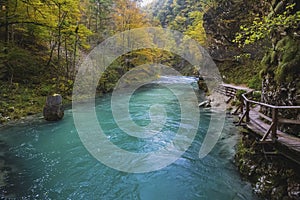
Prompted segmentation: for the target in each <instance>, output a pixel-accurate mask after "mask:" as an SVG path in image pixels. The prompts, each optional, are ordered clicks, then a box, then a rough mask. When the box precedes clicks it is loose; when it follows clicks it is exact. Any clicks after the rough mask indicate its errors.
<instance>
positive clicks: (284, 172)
mask: <svg viewBox="0 0 300 200" xmlns="http://www.w3.org/2000/svg"><path fill="white" fill-rule="evenodd" d="M241 135H242V137H241V139H240V141H239V142H238V145H237V151H236V156H235V163H236V166H237V167H238V169H239V171H240V173H241V175H242V177H243V178H245V179H246V180H248V181H250V182H251V184H252V187H253V190H254V192H255V193H256V194H257V195H258V196H260V197H262V198H263V199H280V200H281V199H286V200H288V199H294V200H299V199H300V171H299V165H297V164H296V163H293V162H292V161H290V160H288V159H286V158H285V157H284V156H281V155H280V154H277V153H276V150H275V149H273V148H271V147H270V146H268V145H267V144H261V143H258V142H257V140H256V138H255V136H254V135H253V134H252V133H251V132H250V131H249V130H246V129H242V130H241ZM268 152H269V153H268ZM268 154H269V155H268ZM297 169H298V170H297Z"/></svg>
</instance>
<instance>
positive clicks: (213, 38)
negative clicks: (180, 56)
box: [203, 0, 264, 62]
mask: <svg viewBox="0 0 300 200" xmlns="http://www.w3.org/2000/svg"><path fill="white" fill-rule="evenodd" d="M260 4H261V1H259V0H254V1H247V0H226V1H225V0H221V1H217V5H216V6H215V7H211V8H210V9H209V10H208V11H207V12H206V13H205V14H204V16H203V21H204V23H203V26H204V29H205V32H206V34H207V38H208V43H209V44H210V45H209V52H210V54H211V56H212V57H213V58H214V59H215V60H216V61H221V62H222V61H230V60H233V57H234V56H236V55H239V54H241V53H246V52H247V53H250V54H251V55H252V56H253V57H254V56H257V55H259V53H260V52H259V51H257V49H255V48H254V47H250V48H247V49H239V48H237V45H236V44H235V43H233V40H234V38H235V34H236V33H237V32H238V31H239V29H240V25H241V24H242V23H244V22H247V21H251V19H252V18H253V17H254V15H255V14H259V13H261V12H262V10H264V6H263V5H260ZM253 11H255V13H254V12H253Z"/></svg>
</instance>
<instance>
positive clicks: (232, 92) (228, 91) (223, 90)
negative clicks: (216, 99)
mask: <svg viewBox="0 0 300 200" xmlns="http://www.w3.org/2000/svg"><path fill="white" fill-rule="evenodd" d="M237 90H238V89H236V88H234V87H228V86H224V85H219V86H218V87H217V88H216V91H217V92H218V93H220V94H223V95H225V96H227V97H232V98H234V97H235V96H236V92H237Z"/></svg>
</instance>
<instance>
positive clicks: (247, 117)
mask: <svg viewBox="0 0 300 200" xmlns="http://www.w3.org/2000/svg"><path fill="white" fill-rule="evenodd" d="M249 111H250V104H249V102H248V101H246V122H250V117H249Z"/></svg>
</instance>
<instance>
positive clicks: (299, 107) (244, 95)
mask: <svg viewBox="0 0 300 200" xmlns="http://www.w3.org/2000/svg"><path fill="white" fill-rule="evenodd" d="M252 92H253V90H252V91H250V92H247V93H245V94H242V97H243V99H244V100H245V101H247V102H249V103H253V104H257V105H260V106H265V107H268V108H275V109H300V106H274V105H270V104H266V103H262V102H258V101H253V100H250V99H248V98H247V97H246V95H248V94H250V93H252Z"/></svg>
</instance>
